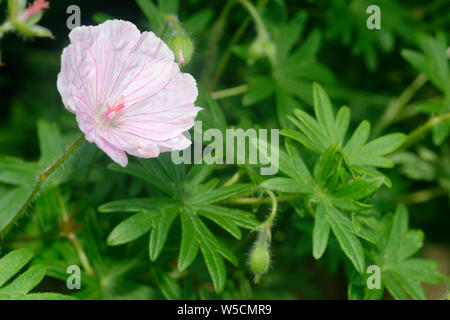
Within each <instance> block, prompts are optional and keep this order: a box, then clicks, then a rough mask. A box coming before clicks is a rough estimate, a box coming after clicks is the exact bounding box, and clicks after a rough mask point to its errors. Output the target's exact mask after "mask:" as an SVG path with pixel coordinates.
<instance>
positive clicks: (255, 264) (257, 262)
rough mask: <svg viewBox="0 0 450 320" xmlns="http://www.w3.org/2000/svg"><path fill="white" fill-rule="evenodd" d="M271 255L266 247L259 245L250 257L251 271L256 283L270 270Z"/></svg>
mask: <svg viewBox="0 0 450 320" xmlns="http://www.w3.org/2000/svg"><path fill="white" fill-rule="evenodd" d="M269 266H270V253H269V249H267V248H266V246H264V245H258V246H257V247H256V248H255V249H253V252H252V253H251V255H250V269H251V270H252V272H253V274H254V275H255V283H258V282H259V279H260V278H261V276H262V275H263V274H265V273H266V272H267V271H268V270H269Z"/></svg>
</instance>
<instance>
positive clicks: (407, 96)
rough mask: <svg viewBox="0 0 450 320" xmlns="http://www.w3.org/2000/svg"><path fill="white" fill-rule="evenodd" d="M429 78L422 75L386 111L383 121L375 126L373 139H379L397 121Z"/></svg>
mask: <svg viewBox="0 0 450 320" xmlns="http://www.w3.org/2000/svg"><path fill="white" fill-rule="evenodd" d="M427 81H428V77H427V76H426V75H425V74H423V73H421V74H419V75H418V76H417V77H416V78H415V79H414V81H413V82H412V83H411V84H410V85H409V86H408V87H407V88H406V89H405V90H404V91H403V92H402V94H401V95H400V96H399V97H398V98H397V99H395V100H394V101H393V102H392V103H391V104H390V105H389V106H388V108H387V109H386V111H385V112H384V114H383V116H382V117H381V119H380V120H379V121H378V123H377V124H376V125H375V127H374V129H373V132H372V137H377V136H379V135H381V133H382V132H383V131H384V130H385V129H386V128H387V127H388V126H389V125H390V124H391V123H392V122H393V121H394V120H395V118H396V117H397V116H398V115H399V113H400V112H401V111H402V110H403V108H404V107H405V106H406V104H407V103H408V102H409V101H410V100H411V98H412V97H413V96H414V94H415V93H416V92H417V90H419V89H420V88H422V87H423V86H424V85H425V83H427Z"/></svg>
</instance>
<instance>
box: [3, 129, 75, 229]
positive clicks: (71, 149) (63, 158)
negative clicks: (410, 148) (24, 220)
mask: <svg viewBox="0 0 450 320" xmlns="http://www.w3.org/2000/svg"><path fill="white" fill-rule="evenodd" d="M83 142H84V134H83V135H81V136H80V137H79V138H78V139H77V140H75V142H74V143H73V144H72V145H70V147H69V148H68V149H67V150H66V151H65V152H64V153H63V154H62V155H61V156H60V157H59V158H58V159H57V160H56V161H55V162H54V163H53V164H52V165H51V166H50V167H49V168H47V169H46V170H44V171H43V172H41V173H40V174H39V177H38V180H37V182H36V184H35V186H34V188H33V190H32V191H31V193H30V195H29V196H28V198H27V199H26V200H25V203H24V204H23V206H22V207H20V209H19V211H17V213H16V215H15V216H14V218H13V219H11V221H10V222H9V224H8V225H7V226H6V227H5V228H4V229H3V230H1V231H0V236H2V235H4V234H5V233H6V232H7V231H8V230H9V228H11V226H13V225H14V223H16V221H17V220H18V219H19V218H20V217H21V216H22V214H23V213H24V212H25V210H26V209H27V208H28V206H29V205H30V204H31V203H32V202H33V201H34V199H35V197H36V196H37V194H38V192H39V190H40V188H41V186H42V185H43V184H44V183H45V182H46V181H47V179H48V178H49V177H50V176H51V174H52V173H53V172H54V171H55V170H56V169H58V168H59V167H60V166H61V165H62V164H63V163H64V162H65V161H66V160H67V159H68V158H69V157H70V156H71V155H72V154H73V153H74V152H75V150H77V149H78V147H79V146H80V145H81V144H82V143H83Z"/></svg>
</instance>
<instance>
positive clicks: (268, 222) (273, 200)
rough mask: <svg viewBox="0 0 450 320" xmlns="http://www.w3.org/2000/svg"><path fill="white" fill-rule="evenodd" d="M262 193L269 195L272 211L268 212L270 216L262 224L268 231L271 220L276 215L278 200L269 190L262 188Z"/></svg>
mask: <svg viewBox="0 0 450 320" xmlns="http://www.w3.org/2000/svg"><path fill="white" fill-rule="evenodd" d="M264 191H265V192H266V193H267V194H268V195H269V198H270V201H271V202H272V210H271V211H270V215H269V217H268V218H267V220H266V222H264V224H265V225H266V226H267V228H269V229H270V227H271V226H272V223H273V220H274V219H275V217H276V215H277V209H278V200H277V198H276V197H275V195H274V193H273V192H272V191H271V190H269V189H265V188H264Z"/></svg>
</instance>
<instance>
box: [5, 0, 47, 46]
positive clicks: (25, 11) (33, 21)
mask: <svg viewBox="0 0 450 320" xmlns="http://www.w3.org/2000/svg"><path fill="white" fill-rule="evenodd" d="M26 3H27V1H26V0H10V1H8V12H9V20H10V25H11V26H13V28H14V29H15V30H17V31H18V32H20V33H21V34H23V35H24V36H27V37H48V38H53V34H52V32H51V31H50V30H48V29H46V28H44V27H42V26H40V25H38V24H37V23H38V22H39V21H40V20H41V18H42V15H43V14H44V10H47V9H49V8H50V3H49V2H47V1H46V0H35V1H34V2H33V3H31V4H30V5H29V6H28V7H26Z"/></svg>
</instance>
